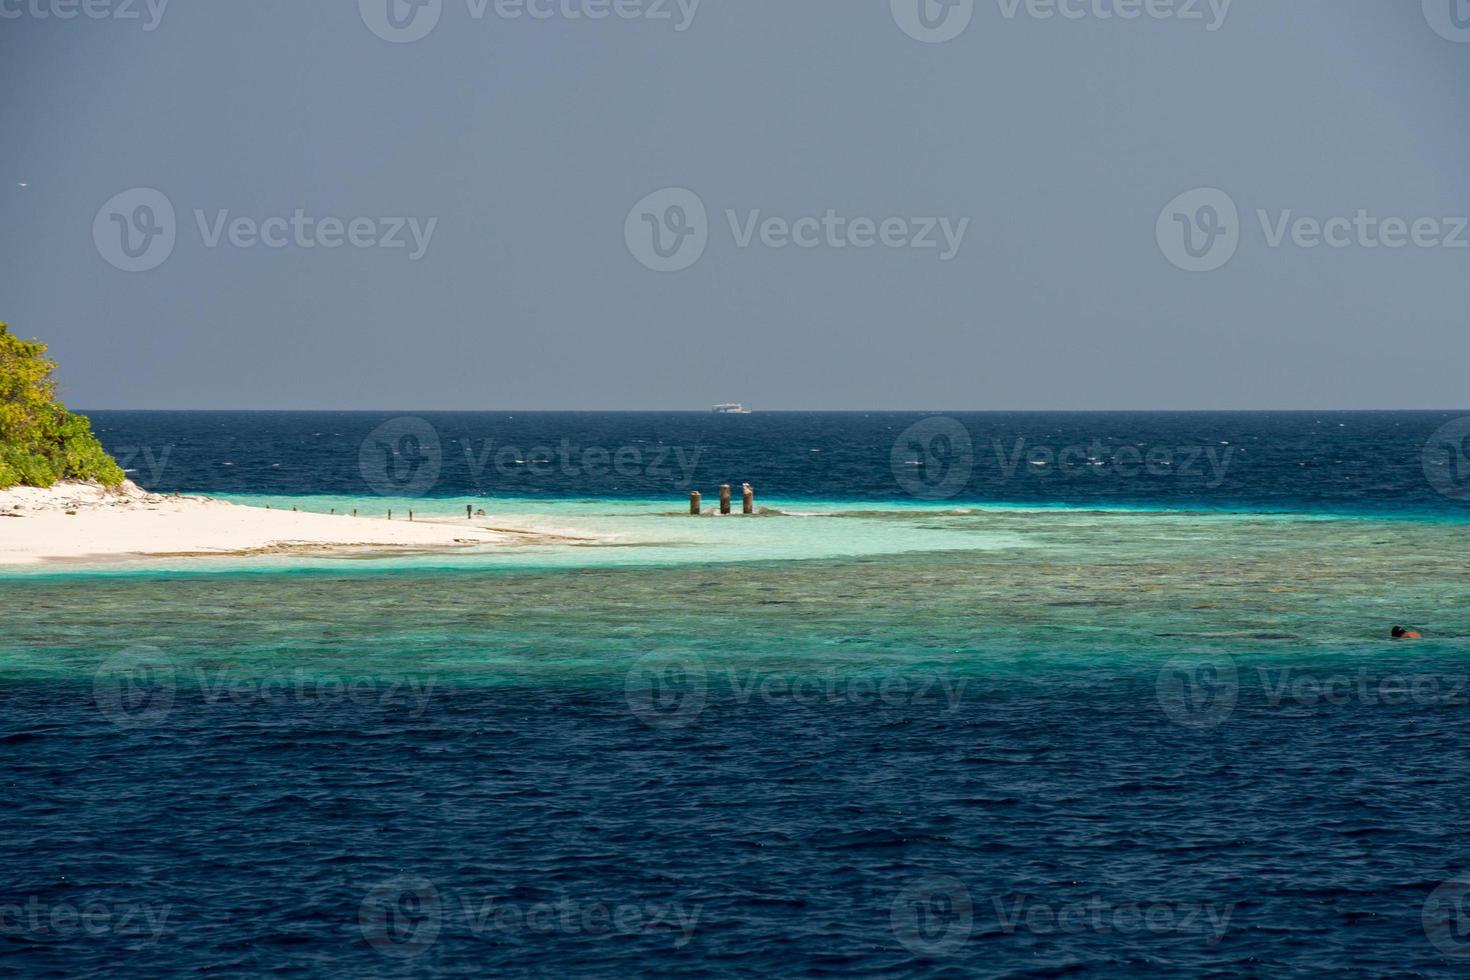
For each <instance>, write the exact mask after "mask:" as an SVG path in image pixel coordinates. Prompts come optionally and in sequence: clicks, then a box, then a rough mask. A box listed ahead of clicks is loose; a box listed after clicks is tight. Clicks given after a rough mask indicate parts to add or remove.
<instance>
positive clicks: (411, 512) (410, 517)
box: [408, 511, 413, 520]
mask: <svg viewBox="0 0 1470 980" xmlns="http://www.w3.org/2000/svg"><path fill="white" fill-rule="evenodd" d="M408 519H409V520H413V511H409V512H408Z"/></svg>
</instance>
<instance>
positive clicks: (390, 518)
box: [388, 507, 393, 521]
mask: <svg viewBox="0 0 1470 980" xmlns="http://www.w3.org/2000/svg"><path fill="white" fill-rule="evenodd" d="M388 520H390V521H391V520H393V508H392V507H389V508H388Z"/></svg>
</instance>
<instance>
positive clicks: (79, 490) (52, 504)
mask: <svg viewBox="0 0 1470 980" xmlns="http://www.w3.org/2000/svg"><path fill="white" fill-rule="evenodd" d="M546 537H547V536H546V535H544V534H537V533H534V532H519V531H515V530H509V529H503V528H497V529H492V528H488V527H485V526H484V519H476V520H474V521H466V520H460V521H458V522H455V521H450V520H444V519H438V520H423V519H422V518H420V519H418V520H414V521H408V520H403V519H395V520H391V521H390V520H388V519H386V517H381V516H379V517H352V516H349V515H328V514H309V513H298V512H295V511H284V510H270V509H267V508H263V507H246V506H241V505H238V504H231V503H226V502H225V501H222V500H214V499H212V498H209V497H196V496H182V497H173V496H163V495H160V494H153V493H148V492H147V491H145V490H143V489H141V488H139V487H138V486H137V485H135V484H133V483H132V482H131V481H128V482H125V483H124V484H123V485H122V486H120V487H117V488H113V489H108V488H105V487H101V486H98V485H96V484H90V483H62V484H57V485H56V486H54V487H51V488H49V489H40V488H36V487H14V488H11V489H9V490H0V566H3V565H29V564H35V563H38V562H47V561H78V560H89V559H91V560H107V559H127V558H148V557H155V558H179V557H193V556H199V557H207V556H237V557H238V556H248V555H271V554H298V555H319V554H321V555H325V554H338V553H344V554H347V553H353V552H369V553H371V552H413V551H449V550H456V549H462V548H467V547H474V546H484V545H514V544H527V543H537V542H538V541H541V540H544V539H545V538H546Z"/></svg>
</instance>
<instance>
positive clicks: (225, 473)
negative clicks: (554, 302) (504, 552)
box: [91, 412, 1470, 517]
mask: <svg viewBox="0 0 1470 980" xmlns="http://www.w3.org/2000/svg"><path fill="white" fill-rule="evenodd" d="M91 417H92V420H93V424H94V428H95V429H96V430H97V432H98V434H99V436H100V437H101V439H102V441H103V443H104V445H105V446H106V447H107V448H108V449H109V451H111V452H113V453H114V454H115V455H116V456H117V457H118V458H119V459H120V460H123V461H124V462H125V465H126V466H127V467H128V468H129V470H130V475H131V476H132V478H133V479H134V480H135V481H137V482H138V483H140V484H141V485H143V486H146V487H147V488H148V489H153V490H159V491H164V492H166V491H172V490H182V491H185V492H188V491H199V492H206V493H248V494H284V495H311V494H332V495H342V494H349V495H350V494H363V493H367V494H371V493H377V492H382V493H385V494H392V495H406V496H413V495H423V496H437V497H460V496H470V497H477V496H484V497H494V496H497V495H500V496H512V497H536V496H544V497H570V498H582V497H591V498H626V497H639V498H658V497H663V496H668V497H669V498H670V499H681V498H682V497H684V496H685V495H687V493H688V491H689V490H691V489H697V490H701V491H703V492H704V493H705V494H706V495H708V494H710V493H711V492H712V491H714V490H716V489H717V488H718V486H719V484H721V483H727V482H731V481H733V482H734V483H735V485H736V487H737V488H738V485H739V484H740V483H741V482H750V483H752V484H754V485H755V487H756V488H757V490H758V491H759V492H760V493H761V494H762V495H769V496H774V497H778V498H782V499H788V498H796V499H803V498H807V499H822V500H851V501H897V500H906V499H907V500H931V501H932V500H954V501H956V502H1010V503H1024V504H1056V505H1072V506H1099V505H1109V506H1112V505H1117V506H1144V507H1165V508H1195V507H1198V508H1225V509H1241V510H1268V511H1269V510H1291V511H1328V512H1345V513H1378V514H1393V513H1403V514H1422V515H1440V516H1446V517H1457V516H1463V515H1464V514H1466V513H1467V504H1466V503H1465V498H1466V497H1470V460H1467V457H1466V444H1467V440H1470V422H1465V423H1464V424H1463V425H1458V426H1457V425H1456V422H1457V421H1458V420H1461V419H1464V418H1465V417H1466V415H1465V413H1459V412H1281V413H1270V412H1229V413H1214V412H1199V413H1185V414H1166V413H1119V412H1108V413H947V414H946V413H937V414H920V413H899V412H867V413H820V412H781V413H757V414H753V415H714V414H712V413H708V412H697V413H696V412H690V413H654V412H620V413H592V412H518V413H497V412H421V413H398V412H377V413H373V412H279V413H276V412H92V413H91ZM1462 430H1463V431H1462ZM375 432H377V433H378V435H377V436H374V433H375ZM431 439H432V440H433V441H432V442H430V440H431ZM405 440H406V441H405ZM365 446H366V447H367V448H366V449H365V448H364V447H365ZM400 448H403V450H404V451H403V452H402V453H401V457H402V458H401V460H399V459H398V457H395V465H385V464H384V463H383V462H382V461H381V458H374V457H373V455H372V454H373V453H378V454H381V453H382V452H383V451H384V450H385V449H386V450H387V451H388V452H390V453H398V452H399V450H400ZM1451 453H1453V454H1454V455H1453V456H1451V455H1450V454H1451ZM1426 457H1428V459H1429V462H1428V466H1429V467H1430V468H1431V474H1430V476H1426ZM426 459H432V460H433V461H434V463H435V466H436V473H435V476H434V478H433V479H432V481H429V482H422V481H416V479H415V477H416V476H418V475H421V474H422V473H423V472H424V470H423V468H422V467H421V466H420V467H417V468H416V467H415V463H416V462H417V461H419V460H426ZM518 461H519V462H518ZM365 463H366V472H365V469H364V464H365ZM916 463H917V464H923V465H922V466H913V465H910V464H916ZM1436 474H1438V476H1439V477H1440V478H1439V479H1436V478H1435V475H1436ZM395 475H396V476H398V477H399V478H398V479H396V480H395V479H394V476H395ZM405 489H406V490H407V491H408V492H407V493H405V492H404V490H405Z"/></svg>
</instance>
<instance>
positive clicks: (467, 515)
mask: <svg viewBox="0 0 1470 980" xmlns="http://www.w3.org/2000/svg"><path fill="white" fill-rule="evenodd" d="M474 516H475V505H474V504H465V505H464V519H465V520H467V521H468V520H470V519H472V518H473V517H474Z"/></svg>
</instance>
